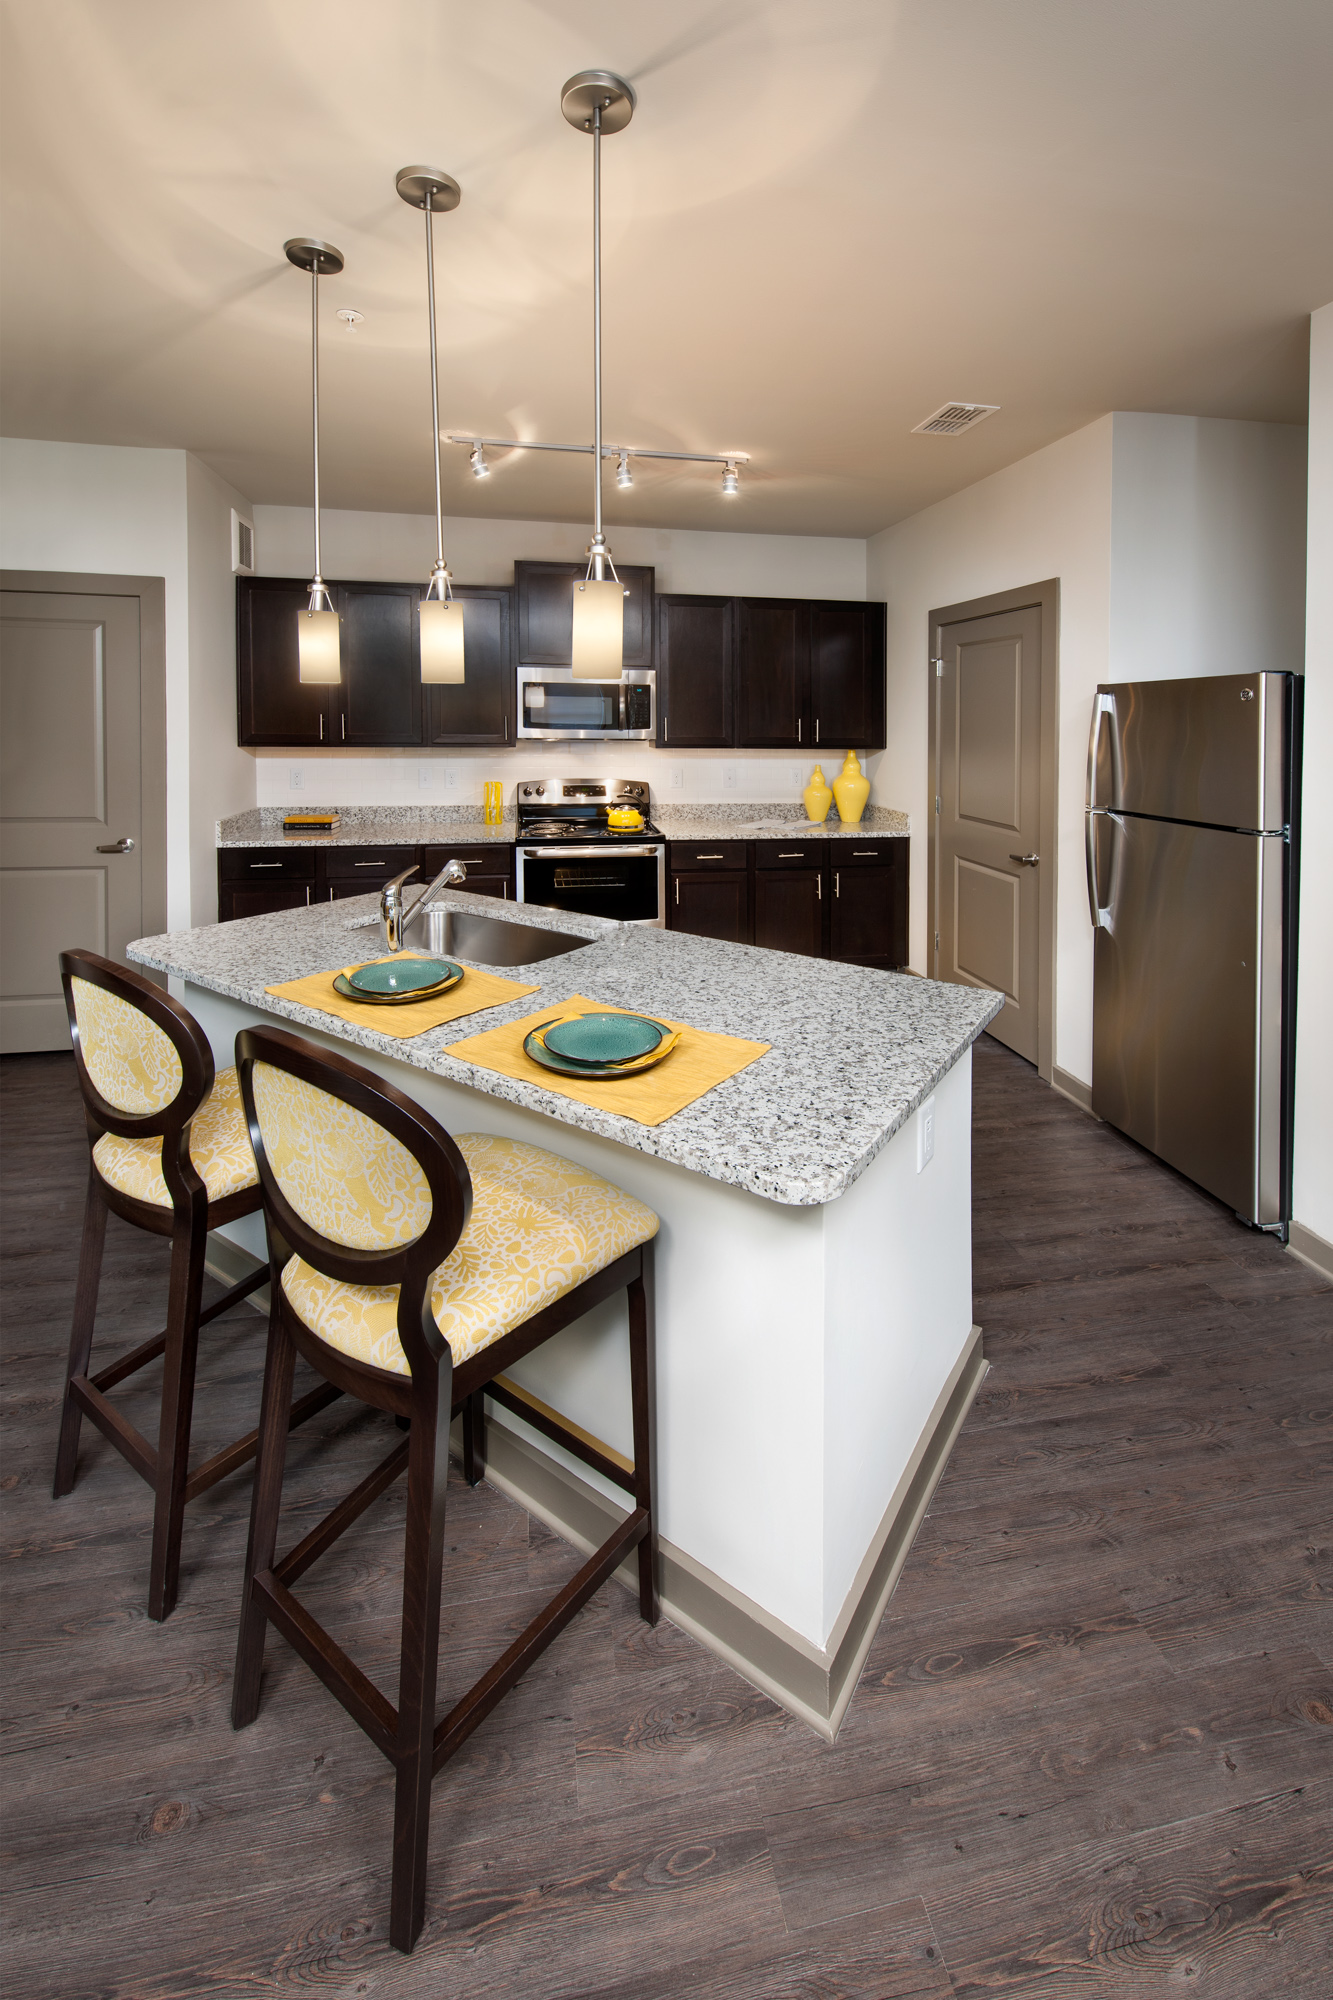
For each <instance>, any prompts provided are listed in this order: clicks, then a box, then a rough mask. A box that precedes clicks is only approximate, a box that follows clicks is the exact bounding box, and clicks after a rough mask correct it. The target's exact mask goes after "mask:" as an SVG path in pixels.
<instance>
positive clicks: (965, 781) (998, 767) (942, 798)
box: [932, 605, 1043, 1063]
mask: <svg viewBox="0 0 1333 2000" xmlns="http://www.w3.org/2000/svg"><path fill="white" fill-rule="evenodd" d="M935 686H936V697H937V700H938V703H939V711H938V722H937V728H936V737H935V741H936V745H937V753H936V754H937V766H938V768H937V772H936V802H937V803H936V815H937V818H936V825H937V834H936V842H935V866H936V879H935V925H936V929H935V935H934V938H933V940H932V947H933V970H934V974H935V977H936V978H937V979H947V980H951V981H953V982H954V983H955V984H957V985H963V986H984V987H990V988H991V989H992V990H993V991H995V992H998V993H1003V994H1004V997H1005V1006H1004V1011H1003V1012H1002V1013H1001V1014H1000V1015H998V1016H997V1018H996V1019H995V1020H994V1021H992V1023H991V1026H990V1032H991V1034H992V1035H994V1036H995V1037H996V1039H997V1040H998V1041H1001V1042H1005V1043H1007V1044H1008V1046H1009V1047H1010V1048H1011V1049H1013V1050H1015V1051H1016V1052H1017V1054H1019V1055H1021V1056H1024V1057H1025V1058H1026V1059H1027V1061H1028V1062H1030V1063H1035V1062H1036V1061H1037V1015H1038V962H1039V936H1040V931H1039V926H1040V910H1039V888H1038V874H1039V871H1040V869H1041V867H1042V862H1043V857H1042V855H1041V852H1040V849H1039V844H1038V843H1039V834H1040V814H1041V610H1040V607H1039V606H1037V605H1027V606H1024V608H1023V609H1021V610H1018V611H1004V612H997V613H994V614H992V615H991V616H989V617H984V618H965V619H960V620H958V621H957V622H955V623H953V624H948V625H941V626H940V628H939V654H938V657H937V661H936V682H935Z"/></svg>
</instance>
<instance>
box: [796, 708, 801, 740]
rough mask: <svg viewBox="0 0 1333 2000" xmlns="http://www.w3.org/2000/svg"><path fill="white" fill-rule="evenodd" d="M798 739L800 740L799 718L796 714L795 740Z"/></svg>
mask: <svg viewBox="0 0 1333 2000" xmlns="http://www.w3.org/2000/svg"><path fill="white" fill-rule="evenodd" d="M800 740H801V718H800V716H799V715H798V716H797V718H796V741H797V742H798V743H799V742H800Z"/></svg>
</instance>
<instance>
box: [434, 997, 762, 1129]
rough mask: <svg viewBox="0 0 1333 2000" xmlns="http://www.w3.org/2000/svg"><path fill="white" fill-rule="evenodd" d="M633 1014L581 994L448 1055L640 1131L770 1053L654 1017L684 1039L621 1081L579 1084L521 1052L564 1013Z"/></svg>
mask: <svg viewBox="0 0 1333 2000" xmlns="http://www.w3.org/2000/svg"><path fill="white" fill-rule="evenodd" d="M589 1009H594V1010H595V1011H596V1012H598V1013H606V1014H632V1013H634V1012H635V1011H636V1010H635V1009H634V1008H632V1007H603V1006H602V1004H601V1002H600V1001H598V1000H585V999H584V997H583V995H582V994H581V993H575V994H574V995H573V996H572V998H570V999H568V1000H562V1001H561V1002H560V1004H559V1006H558V1007H547V1008H544V1009H543V1008H539V1009H538V1011H537V1012H536V1013H535V1014H529V1015H527V1016H526V1017H525V1018H524V1019H523V1020H522V1021H510V1022H509V1023H508V1024H507V1025H506V1026H505V1027H502V1028H488V1029H487V1030H486V1032H485V1034H482V1035H470V1036H469V1037H468V1039H467V1040H466V1041H464V1042H449V1043H446V1045H445V1054H446V1055H450V1056H458V1057H459V1058H460V1060H461V1061H463V1062H470V1063H475V1064H476V1065H477V1068H478V1069H493V1070H496V1071H498V1073H499V1074H500V1075H501V1076H512V1077H515V1078H516V1079H517V1080H518V1081H519V1082H520V1083H535V1084H538V1085H540V1087H541V1088H542V1089H543V1090H553V1091H555V1092H556V1094H557V1095H558V1096H560V1097H572V1098H573V1099H574V1100H575V1101H576V1103H579V1104H595V1105H597V1106H599V1107H600V1108H601V1109H602V1110H604V1111H615V1112H618V1113H619V1115H620V1116H621V1117H622V1118H633V1119H634V1120H635V1121H636V1123H638V1124H640V1125H664V1124H665V1123H666V1121H667V1119H668V1118H674V1117H675V1115H676V1113H677V1112H678V1111H683V1110H684V1109H685V1106H686V1105H687V1104H693V1103H694V1100H695V1099H696V1097H703V1096H704V1095H705V1094H706V1093H707V1092H708V1091H710V1090H713V1089H715V1088H716V1086H717V1085H718V1084H719V1083H725V1082H726V1080H727V1078H728V1077H729V1076H735V1075H736V1073H737V1071H738V1070H743V1069H748V1068H749V1066H750V1064H751V1063H752V1062H758V1060H759V1058H760V1056H762V1055H766V1054H767V1053H768V1051H769V1049H770V1048H771V1047H772V1043H771V1042H743V1041H741V1040H740V1038H739V1037H738V1036H736V1035H711V1034H707V1033H705V1032H704V1030H703V1029H702V1028H691V1027H689V1026H687V1024H686V1023H685V1022H684V1021H668V1020H667V1017H666V1015H665V1014H654V1015H653V1016H652V1018H653V1020H655V1021H662V1022H664V1023H665V1025H666V1026H667V1027H668V1028H676V1029H678V1030H679V1032H680V1040H679V1041H678V1042H677V1044H676V1046H675V1048H674V1049H673V1050H672V1051H671V1054H670V1055H669V1056H664V1057H663V1059H662V1061H661V1062H660V1063H657V1064H656V1065H655V1066H654V1067H653V1068H652V1069H645V1070H640V1072H639V1074H638V1075H637V1076H632V1077H626V1079H625V1081H624V1082H623V1083H579V1082H577V1081H576V1080H575V1079H574V1078H573V1077H566V1076H555V1075H553V1074H552V1072H551V1071H550V1070H549V1069H543V1068H542V1066H541V1064H540V1063H535V1062H534V1061H533V1060H532V1057H531V1056H525V1055H524V1053H523V1041H524V1037H525V1036H527V1035H529V1034H531V1032H532V1030H533V1029H534V1028H537V1027H540V1026H541V1024H542V1023H543V1022H544V1021H552V1022H553V1021H556V1020H558V1019H561V1018H562V1017H564V1016H565V1015H569V1014H583V1013H587V1012H588V1010H589Z"/></svg>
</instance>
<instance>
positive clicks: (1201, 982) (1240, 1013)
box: [1087, 673, 1301, 1241]
mask: <svg viewBox="0 0 1333 2000" xmlns="http://www.w3.org/2000/svg"><path fill="white" fill-rule="evenodd" d="M1300 695H1301V685H1300V682H1299V681H1298V679H1297V677H1296V676H1294V675H1292V674H1285V673H1254V674H1226V675H1220V676H1218V677H1217V678H1215V679H1201V680H1181V681H1130V682H1126V683H1124V684H1123V685H1121V686H1119V687H1101V688H1099V689H1098V690H1097V698H1096V702H1095V704H1094V707H1093V715H1092V737H1091V741H1090V743H1089V747H1088V814H1087V868H1088V895H1089V900H1090V903H1091V908H1092V921H1093V926H1094V931H1095V937H1094V942H1093V950H1094V971H1093V1046H1092V1108H1093V1110H1094V1111H1095V1112H1096V1113H1097V1116H1098V1117H1099V1118H1104V1119H1106V1120H1107V1122H1108V1123H1109V1124H1112V1125H1115V1126H1118V1127H1119V1129H1120V1130H1121V1131H1122V1132H1127V1133H1128V1134H1129V1136H1130V1138H1132V1139H1137V1140H1138V1142H1139V1144H1140V1145H1142V1146H1146V1147H1147V1148H1148V1149H1149V1150H1150V1151H1151V1152H1153V1153H1156V1154H1157V1155H1158V1157H1159V1158H1160V1159H1163V1160H1165V1161H1167V1162H1168V1164H1169V1165H1171V1166H1173V1167H1175V1168H1177V1169H1178V1170H1179V1171H1180V1172H1181V1173H1182V1174H1186V1175H1188V1177H1189V1178H1190V1180H1192V1181H1197V1182H1198V1184H1199V1186H1200V1187H1203V1188H1207V1189H1208V1191H1209V1193H1210V1194H1214V1195H1216V1196H1217V1197H1218V1198H1219V1200H1221V1201H1224V1202H1226V1203H1227V1204H1228V1205H1229V1206H1230V1207H1231V1208H1233V1209H1234V1210H1235V1211H1236V1214H1237V1215H1238V1216H1240V1217H1241V1219H1242V1220H1243V1221H1246V1222H1249V1223H1253V1224H1255V1225H1256V1226H1258V1227H1261V1228H1266V1229H1273V1230H1275V1231H1276V1232H1277V1233H1278V1234H1279V1235H1280V1236H1281V1237H1282V1239H1283V1240H1284V1241H1285V1240H1286V1225H1287V1221H1288V1219H1289V1217H1290V1214H1291V1080H1292V1072H1293V1056H1294V1042H1295V972H1296V937H1295V908H1296V867H1297V851H1296V843H1295V839H1294V829H1295V823H1296V819H1297V806H1298V798H1297V787H1298V783H1299V762H1298V746H1299V735H1300Z"/></svg>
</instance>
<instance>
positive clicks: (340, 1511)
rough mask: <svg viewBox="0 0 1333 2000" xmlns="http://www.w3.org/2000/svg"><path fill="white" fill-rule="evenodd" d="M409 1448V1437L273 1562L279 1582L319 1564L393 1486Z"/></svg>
mask: <svg viewBox="0 0 1333 2000" xmlns="http://www.w3.org/2000/svg"><path fill="white" fill-rule="evenodd" d="M410 1447H411V1439H410V1438H404V1439H403V1441H402V1443H401V1444H399V1445H395V1446H394V1449H393V1450H392V1451H391V1452H390V1453H389V1456H388V1457H387V1458H385V1459H381V1461H380V1463H379V1464H378V1465H377V1466H376V1467H375V1470H374V1471H373V1472H371V1473H368V1474H367V1476H366V1477H365V1478H364V1479H363V1480H362V1481H361V1484H360V1485H359V1486H354V1487H353V1488H352V1491H351V1492H350V1493H349V1494H348V1495H347V1498H346V1499H345V1500H340V1501H339V1502H338V1505H337V1506H336V1507H335V1508H334V1510H333V1512H332V1513H331V1514H326V1515H325V1516H324V1519H323V1520H322V1521H321V1522H320V1523H319V1525H318V1527H315V1528H312V1529H311V1530H310V1533H309V1534H308V1535H307V1536H306V1537H305V1538H304V1540H303V1541H299V1542H298V1543H297V1544H296V1547H295V1548H294V1549H289V1550H288V1552H287V1554H286V1555H285V1556H284V1557H283V1558H282V1561H281V1562H276V1563H274V1565H273V1570H272V1574H273V1575H274V1576H275V1577H276V1578H277V1580H278V1582H279V1583H283V1584H288V1583H295V1582H296V1579H297V1577H298V1576H304V1575H305V1573H306V1571H307V1570H308V1569H309V1568H310V1566H311V1564H312V1563H316V1562H318V1561H319V1558H320V1557H321V1556H322V1555H323V1554H324V1553H325V1551H326V1550H327V1549H331V1548H332V1547H333V1544H334V1543H335V1542H336V1541H337V1539H338V1537H339V1535H341V1534H344V1533H345V1532H346V1530H347V1529H348V1528H350V1527H351V1525H352V1523H353V1521H355V1520H356V1519H357V1517H358V1515H360V1514H364V1513H365V1511H366V1509H367V1507H369V1505H370V1503H371V1501H372V1500H378V1498H379V1496H380V1494H381V1493H383V1492H384V1491H385V1490H386V1489H387V1488H388V1487H390V1486H392V1485H393V1482H394V1480H395V1479H397V1477H398V1476H399V1474H400V1473H401V1472H402V1470H403V1468H404V1467H405V1466H406V1464H407V1454H408V1451H409V1449H410Z"/></svg>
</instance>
